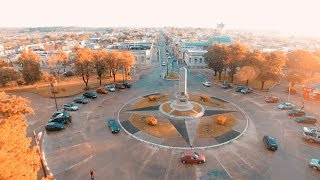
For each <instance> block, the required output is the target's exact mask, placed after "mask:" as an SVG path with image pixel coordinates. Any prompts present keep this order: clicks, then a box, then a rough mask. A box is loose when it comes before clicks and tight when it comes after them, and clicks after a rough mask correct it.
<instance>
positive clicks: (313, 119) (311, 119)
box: [295, 116, 317, 124]
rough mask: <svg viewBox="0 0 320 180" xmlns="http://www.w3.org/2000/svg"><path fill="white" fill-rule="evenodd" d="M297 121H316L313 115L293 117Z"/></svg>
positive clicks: (308, 122)
mask: <svg viewBox="0 0 320 180" xmlns="http://www.w3.org/2000/svg"><path fill="white" fill-rule="evenodd" d="M295 121H296V122H298V123H307V124H314V123H316V122H317V118H316V117H314V116H300V117H297V118H296V119H295Z"/></svg>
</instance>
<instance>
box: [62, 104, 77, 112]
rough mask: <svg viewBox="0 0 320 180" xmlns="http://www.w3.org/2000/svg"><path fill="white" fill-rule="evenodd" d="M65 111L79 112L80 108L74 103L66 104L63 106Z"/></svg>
mask: <svg viewBox="0 0 320 180" xmlns="http://www.w3.org/2000/svg"><path fill="white" fill-rule="evenodd" d="M63 109H64V110H68V111H77V110H78V109H79V106H77V105H75V104H73V103H66V104H63Z"/></svg>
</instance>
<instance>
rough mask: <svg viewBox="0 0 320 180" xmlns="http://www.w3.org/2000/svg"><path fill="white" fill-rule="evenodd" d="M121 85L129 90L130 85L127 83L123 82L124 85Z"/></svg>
mask: <svg viewBox="0 0 320 180" xmlns="http://www.w3.org/2000/svg"><path fill="white" fill-rule="evenodd" d="M122 85H124V87H126V88H131V86H132V85H131V84H129V83H127V82H124V83H122Z"/></svg>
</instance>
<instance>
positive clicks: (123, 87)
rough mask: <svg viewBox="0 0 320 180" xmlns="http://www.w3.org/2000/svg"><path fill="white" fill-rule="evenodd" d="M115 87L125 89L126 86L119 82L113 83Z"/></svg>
mask: <svg viewBox="0 0 320 180" xmlns="http://www.w3.org/2000/svg"><path fill="white" fill-rule="evenodd" d="M115 87H116V88H117V89H125V88H126V87H125V86H124V85H123V84H121V83H117V84H116V85H115Z"/></svg>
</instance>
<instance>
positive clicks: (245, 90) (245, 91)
mask: <svg viewBox="0 0 320 180" xmlns="http://www.w3.org/2000/svg"><path fill="white" fill-rule="evenodd" d="M240 92H241V93H242V94H247V93H252V92H253V90H252V89H251V88H249V87H245V88H243V89H241V91H240Z"/></svg>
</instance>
